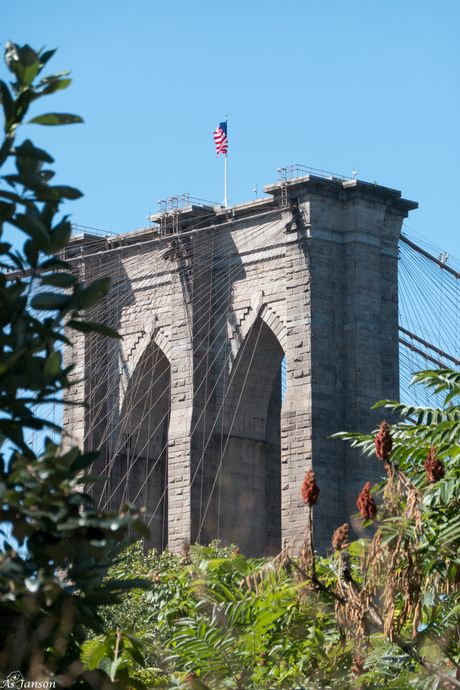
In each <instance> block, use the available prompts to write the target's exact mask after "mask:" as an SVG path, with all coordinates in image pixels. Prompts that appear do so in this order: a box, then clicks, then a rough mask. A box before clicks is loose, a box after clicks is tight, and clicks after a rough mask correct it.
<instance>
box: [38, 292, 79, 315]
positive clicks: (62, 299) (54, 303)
mask: <svg viewBox="0 0 460 690" xmlns="http://www.w3.org/2000/svg"><path fill="white" fill-rule="evenodd" d="M69 302H70V298H69V297H67V296H66V295H58V294H57V293H55V292H41V293H39V294H38V295H35V297H33V298H32V301H31V306H32V307H33V308H34V309H38V310H41V311H55V310H59V311H60V310H61V309H65V308H66V307H67V306H68V305H69Z"/></svg>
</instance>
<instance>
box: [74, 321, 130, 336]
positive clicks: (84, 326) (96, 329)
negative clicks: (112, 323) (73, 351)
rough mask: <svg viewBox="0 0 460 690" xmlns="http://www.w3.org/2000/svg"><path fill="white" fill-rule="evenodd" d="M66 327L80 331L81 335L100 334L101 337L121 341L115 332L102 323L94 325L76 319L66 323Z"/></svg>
mask: <svg viewBox="0 0 460 690" xmlns="http://www.w3.org/2000/svg"><path fill="white" fill-rule="evenodd" d="M67 326H69V327H70V328H74V329H75V330H76V331H81V332H82V333H100V334H101V335H106V336H107V337H108V338H118V339H120V340H123V338H122V337H121V335H120V334H119V333H117V331H114V330H113V329H112V328H109V327H108V326H104V324H102V323H94V322H93V321H77V320H76V319H71V320H70V321H68V323H67Z"/></svg>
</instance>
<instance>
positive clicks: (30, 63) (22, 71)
mask: <svg viewBox="0 0 460 690" xmlns="http://www.w3.org/2000/svg"><path fill="white" fill-rule="evenodd" d="M5 62H6V64H7V67H8V69H9V70H10V72H12V73H13V74H15V75H16V77H17V79H18V81H19V82H20V83H22V84H24V85H26V86H29V85H30V84H31V83H32V81H33V80H34V79H35V77H36V76H37V74H38V70H39V68H40V64H39V58H38V54H37V53H36V52H35V50H32V48H31V47H30V46H28V45H27V44H26V45H25V46H23V47H22V48H21V47H20V46H18V45H16V43H11V42H10V41H7V43H6V50H5Z"/></svg>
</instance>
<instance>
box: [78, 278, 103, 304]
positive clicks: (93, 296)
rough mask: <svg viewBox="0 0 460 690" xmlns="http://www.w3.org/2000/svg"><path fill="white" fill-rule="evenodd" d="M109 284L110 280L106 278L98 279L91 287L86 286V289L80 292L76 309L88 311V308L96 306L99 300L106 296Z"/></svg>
mask: <svg viewBox="0 0 460 690" xmlns="http://www.w3.org/2000/svg"><path fill="white" fill-rule="evenodd" d="M110 283H111V279H110V278H109V277H106V278H98V280H95V281H94V282H93V283H91V285H88V287H87V288H85V289H84V290H82V291H81V293H80V295H79V297H78V308H79V309H89V307H92V306H93V305H94V304H97V302H99V300H101V299H103V298H104V297H105V296H106V295H107V293H108V291H109V289H110Z"/></svg>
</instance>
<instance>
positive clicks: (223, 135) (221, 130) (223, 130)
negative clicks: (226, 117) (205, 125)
mask: <svg viewBox="0 0 460 690" xmlns="http://www.w3.org/2000/svg"><path fill="white" fill-rule="evenodd" d="M214 141H215V142H216V153H217V157H218V158H219V153H227V148H228V139H227V123H226V122H221V123H220V124H219V125H218V127H217V129H216V131H215V132H214Z"/></svg>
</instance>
